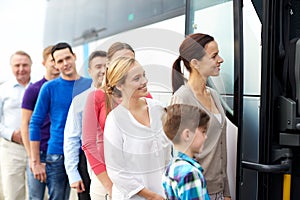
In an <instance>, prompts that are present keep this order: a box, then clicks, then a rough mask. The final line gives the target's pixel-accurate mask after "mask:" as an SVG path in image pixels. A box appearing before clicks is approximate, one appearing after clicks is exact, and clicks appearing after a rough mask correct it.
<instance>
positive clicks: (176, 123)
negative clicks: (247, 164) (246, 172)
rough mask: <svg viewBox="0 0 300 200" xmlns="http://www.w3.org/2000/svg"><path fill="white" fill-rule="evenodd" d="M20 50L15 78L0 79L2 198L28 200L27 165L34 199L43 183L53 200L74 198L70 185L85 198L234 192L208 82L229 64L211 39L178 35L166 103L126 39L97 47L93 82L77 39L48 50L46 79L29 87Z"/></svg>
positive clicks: (220, 115) (26, 60)
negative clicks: (80, 64) (80, 62)
mask: <svg viewBox="0 0 300 200" xmlns="http://www.w3.org/2000/svg"><path fill="white" fill-rule="evenodd" d="M23 53H24V54H21V55H19V52H16V53H15V54H14V55H13V56H12V58H11V66H12V69H13V72H14V75H15V77H16V80H17V82H18V83H10V84H8V83H7V84H3V85H1V86H0V87H1V88H0V91H1V94H0V107H1V109H0V119H1V126H0V133H1V135H0V136H1V137H2V139H1V143H0V148H1V149H0V152H1V160H3V158H4V157H3V156H6V157H5V160H6V159H7V162H5V163H1V174H2V185H3V193H4V199H5V200H18V199H24V197H25V185H26V184H25V172H26V169H27V181H28V182H27V183H28V184H27V185H28V194H29V199H43V198H44V192H45V187H47V188H48V198H49V199H53V200H54V199H59V200H61V199H65V200H67V199H69V194H70V187H71V188H74V189H76V191H77V193H78V199H79V200H85V199H87V200H88V199H93V200H96V199H99V200H101V199H114V200H122V199H154V200H156V199H157V200H158V199H159V200H162V199H227V200H228V199H230V196H231V195H230V191H229V185H228V177H227V151H226V115H225V113H224V110H223V108H222V105H221V103H220V100H219V97H218V94H217V92H216V91H215V90H213V89H212V88H209V87H207V85H206V82H207V79H208V77H209V76H218V75H219V73H220V65H221V63H222V62H223V59H222V58H221V57H220V56H219V49H218V45H217V42H216V41H215V40H214V38H213V37H211V36H209V35H206V34H201V33H196V34H192V35H189V36H187V37H186V39H185V40H184V41H183V42H182V44H181V46H180V48H179V57H178V59H177V60H176V61H175V62H174V64H173V70H172V86H173V96H172V98H171V99H170V105H169V106H168V107H166V108H164V106H163V104H162V103H161V102H159V101H158V100H155V99H153V98H152V95H151V94H150V93H149V92H148V90H147V83H148V80H147V78H146V74H145V71H144V69H143V67H142V66H141V65H140V64H139V62H138V61H137V60H136V59H135V52H134V50H133V48H132V47H131V46H130V45H128V44H126V43H121V42H116V43H114V44H113V45H111V47H110V48H109V49H108V51H107V54H106V52H104V51H94V52H93V53H91V55H90V57H89V61H88V72H89V75H90V77H91V78H92V79H88V78H84V77H82V76H80V75H79V74H78V73H77V71H76V64H75V63H76V55H75V54H74V52H73V50H72V48H71V46H70V45H69V44H67V43H58V44H56V45H54V46H49V47H48V48H46V49H45V51H44V54H43V57H44V62H43V65H44V66H45V67H46V74H45V76H44V78H43V79H41V80H40V81H38V82H36V83H33V84H31V80H30V69H31V63H32V62H31V59H30V56H29V55H28V54H26V53H25V52H23ZM15 57H16V58H15ZM15 60H16V61H15ZM181 63H183V64H184V66H185V68H186V69H187V71H188V72H189V78H188V79H186V78H185V77H184V75H183V73H182V71H181V68H182V67H181ZM2 91H7V92H2ZM8 91H14V92H11V93H9V92H8ZM24 93H25V94H24ZM22 100H23V102H22ZM24 147H25V148H24ZM12 155H15V157H17V159H15V158H13V157H12ZM12 171H13V173H12ZM17 178H18V179H17ZM16 185H18V187H16ZM16 188H17V189H16Z"/></svg>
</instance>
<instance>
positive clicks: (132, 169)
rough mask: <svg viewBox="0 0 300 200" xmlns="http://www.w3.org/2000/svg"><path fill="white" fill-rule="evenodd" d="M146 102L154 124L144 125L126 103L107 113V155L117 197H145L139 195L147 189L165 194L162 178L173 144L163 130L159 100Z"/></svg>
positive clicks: (114, 192) (105, 133)
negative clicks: (126, 106) (125, 105)
mask: <svg viewBox="0 0 300 200" xmlns="http://www.w3.org/2000/svg"><path fill="white" fill-rule="evenodd" d="M146 101H147V105H148V111H149V112H148V113H149V118H150V127H147V126H144V125H142V124H140V123H139V122H138V121H137V120H136V119H135V118H134V117H133V116H132V114H131V113H130V112H129V111H128V110H127V109H126V108H125V107H123V106H122V105H119V106H118V107H116V108H115V109H113V110H112V111H111V112H110V113H109V115H108V116H107V119H106V122H105V129H104V155H105V163H106V167H107V173H108V176H109V177H110V178H111V180H112V182H113V190H112V199H113V200H114V199H115V200H123V199H144V198H143V197H141V196H139V195H137V193H138V192H139V191H141V190H142V189H143V188H147V189H150V190H151V191H153V192H156V193H158V194H160V195H162V196H165V194H164V190H163V187H162V183H161V180H162V174H163V173H164V171H165V168H166V166H167V165H168V163H169V161H170V159H171V146H172V145H171V142H170V141H169V140H168V138H167V137H166V136H165V134H164V132H163V129H162V123H161V115H162V111H163V107H162V106H161V104H160V103H159V102H158V101H156V100H153V99H148V98H147V99H146Z"/></svg>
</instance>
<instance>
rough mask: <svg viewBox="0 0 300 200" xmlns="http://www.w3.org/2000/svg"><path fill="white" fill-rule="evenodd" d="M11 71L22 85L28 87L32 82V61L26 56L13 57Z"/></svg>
mask: <svg viewBox="0 0 300 200" xmlns="http://www.w3.org/2000/svg"><path fill="white" fill-rule="evenodd" d="M10 64H11V69H12V73H13V75H14V76H15V77H16V79H17V81H18V82H19V83H20V84H21V85H26V84H27V83H28V82H29V80H30V73H31V65H32V63H31V61H30V59H29V58H28V57H27V56H25V55H18V54H16V55H13V56H12V58H11V60H10Z"/></svg>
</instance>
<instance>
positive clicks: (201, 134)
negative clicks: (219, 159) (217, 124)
mask: <svg viewBox="0 0 300 200" xmlns="http://www.w3.org/2000/svg"><path fill="white" fill-rule="evenodd" d="M206 132H207V127H206V126H205V127H198V128H196V130H195V133H194V137H193V141H192V143H191V151H192V153H193V154H197V153H201V152H202V149H203V144H204V141H205V140H206V138H207V136H206Z"/></svg>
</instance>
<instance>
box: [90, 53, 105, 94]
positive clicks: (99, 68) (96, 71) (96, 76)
mask: <svg viewBox="0 0 300 200" xmlns="http://www.w3.org/2000/svg"><path fill="white" fill-rule="evenodd" d="M105 71H106V57H100V56H97V57H95V58H93V59H92V60H91V62H90V66H89V68H88V72H89V74H90V76H91V77H92V79H93V82H94V85H95V87H96V88H98V87H100V86H101V84H102V81H103V78H104V75H105Z"/></svg>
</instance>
